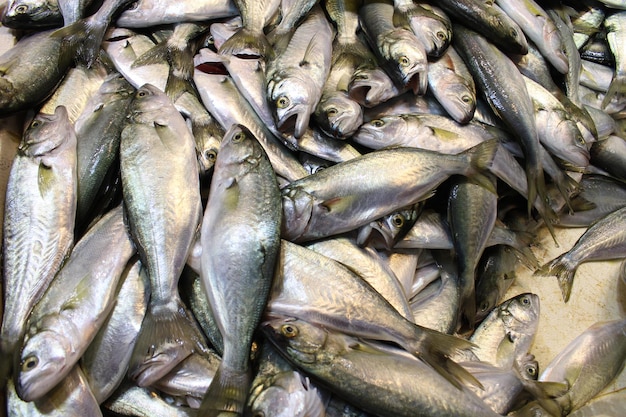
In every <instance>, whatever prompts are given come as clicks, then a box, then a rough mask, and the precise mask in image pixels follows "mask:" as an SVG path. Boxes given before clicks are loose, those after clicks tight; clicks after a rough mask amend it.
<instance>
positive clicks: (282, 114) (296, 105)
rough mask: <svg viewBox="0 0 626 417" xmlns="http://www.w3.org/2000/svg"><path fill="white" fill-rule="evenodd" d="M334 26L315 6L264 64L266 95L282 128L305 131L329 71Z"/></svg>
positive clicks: (298, 134)
mask: <svg viewBox="0 0 626 417" xmlns="http://www.w3.org/2000/svg"><path fill="white" fill-rule="evenodd" d="M333 37H334V32H333V29H332V27H331V25H330V23H329V22H328V20H327V19H326V17H325V15H324V11H323V10H322V9H321V8H320V7H319V6H316V7H314V8H313V9H312V11H311V13H309V14H308V15H307V17H306V19H305V20H304V21H303V22H302V23H301V24H300V25H299V26H298V28H297V29H296V30H295V32H294V33H293V35H292V36H291V39H290V40H289V43H288V45H287V46H286V48H285V49H284V50H283V51H280V52H278V53H277V54H276V56H275V57H274V58H273V59H271V60H270V61H269V62H268V64H267V72H266V79H267V90H266V91H267V99H268V101H269V102H270V103H271V104H272V109H273V114H274V118H275V121H276V126H277V127H278V129H279V130H280V131H281V132H283V131H284V132H287V133H293V136H294V137H295V138H296V139H299V138H300V137H302V135H304V132H305V130H306V128H307V126H308V125H309V120H310V118H311V115H312V114H313V112H314V111H315V108H316V107H317V105H318V103H319V101H320V99H321V96H322V87H323V86H324V83H325V82H326V78H328V74H329V72H330V62H331V53H332V40H333Z"/></svg>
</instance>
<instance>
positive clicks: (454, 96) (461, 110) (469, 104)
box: [441, 82, 476, 124]
mask: <svg viewBox="0 0 626 417" xmlns="http://www.w3.org/2000/svg"><path fill="white" fill-rule="evenodd" d="M441 91H442V93H443V97H444V98H443V100H442V101H444V102H443V103H441V104H442V106H443V107H444V108H445V110H446V112H448V114H449V115H450V116H451V117H452V118H453V119H454V120H455V121H457V122H458V123H462V124H465V123H468V122H469V121H470V120H472V118H473V117H474V111H475V110H476V92H475V90H474V89H472V88H471V87H470V86H469V85H467V84H465V83H459V82H455V83H449V84H447V85H445V86H444V87H443V88H442V89H441Z"/></svg>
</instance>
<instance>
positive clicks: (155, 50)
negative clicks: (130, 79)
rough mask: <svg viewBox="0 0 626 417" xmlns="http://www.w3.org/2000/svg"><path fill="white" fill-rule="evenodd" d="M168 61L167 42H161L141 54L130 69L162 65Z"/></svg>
mask: <svg viewBox="0 0 626 417" xmlns="http://www.w3.org/2000/svg"><path fill="white" fill-rule="evenodd" d="M169 61H170V50H169V48H168V47H167V42H161V43H158V44H156V45H154V46H153V47H152V48H150V49H148V50H147V51H146V52H144V53H143V54H141V55H140V56H139V57H137V59H135V61H133V63H132V64H131V66H130V67H131V68H138V67H142V66H145V65H155V64H162V63H164V62H169Z"/></svg>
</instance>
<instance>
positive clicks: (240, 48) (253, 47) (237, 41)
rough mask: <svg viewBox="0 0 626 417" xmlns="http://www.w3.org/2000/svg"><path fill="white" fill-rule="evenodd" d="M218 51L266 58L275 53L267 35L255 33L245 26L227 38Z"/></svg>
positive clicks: (225, 53)
mask: <svg viewBox="0 0 626 417" xmlns="http://www.w3.org/2000/svg"><path fill="white" fill-rule="evenodd" d="M218 52H219V53H220V55H235V56H243V57H246V56H248V57H249V56H258V57H261V58H266V59H268V58H271V57H272V56H273V54H274V50H273V49H272V46H271V45H270V43H269V42H268V40H267V37H265V36H264V35H259V34H257V33H254V32H252V31H250V30H248V29H246V28H245V27H243V28H241V29H239V30H238V31H237V32H235V34H234V35H233V36H231V37H230V38H228V39H226V41H224V43H223V44H222V46H220V49H219V51H218Z"/></svg>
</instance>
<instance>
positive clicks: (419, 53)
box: [359, 2, 428, 94]
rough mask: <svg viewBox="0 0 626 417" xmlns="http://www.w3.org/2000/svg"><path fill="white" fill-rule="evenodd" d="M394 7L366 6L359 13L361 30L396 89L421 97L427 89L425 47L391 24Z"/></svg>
mask: <svg viewBox="0 0 626 417" xmlns="http://www.w3.org/2000/svg"><path fill="white" fill-rule="evenodd" d="M393 13H394V7H393V4H391V3H387V2H366V3H365V4H364V5H363V6H361V8H360V9H359V17H360V19H361V22H362V29H363V31H364V32H365V35H366V38H367V41H368V43H369V44H370V46H371V47H372V49H373V50H374V53H375V54H376V56H377V57H378V59H379V62H380V64H381V66H382V67H383V68H384V69H385V71H387V73H388V74H389V75H390V76H391V77H392V79H393V80H394V81H395V83H396V84H397V85H398V86H399V87H408V88H410V89H412V90H413V92H414V93H415V94H424V93H425V92H426V89H427V87H428V76H427V73H428V60H427V57H426V51H425V47H424V45H422V43H421V42H420V41H419V39H417V37H416V36H415V34H414V33H413V32H412V31H411V30H408V29H405V28H402V27H396V26H395V25H394V23H393Z"/></svg>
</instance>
